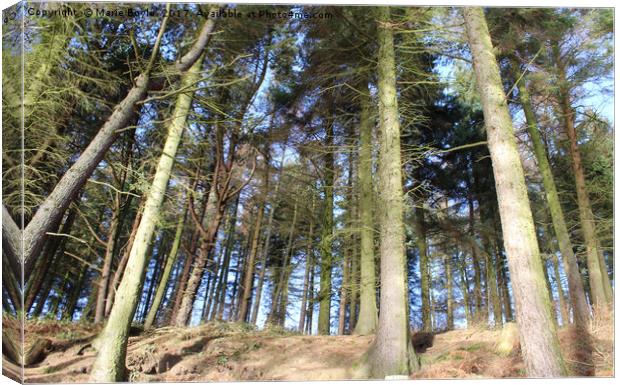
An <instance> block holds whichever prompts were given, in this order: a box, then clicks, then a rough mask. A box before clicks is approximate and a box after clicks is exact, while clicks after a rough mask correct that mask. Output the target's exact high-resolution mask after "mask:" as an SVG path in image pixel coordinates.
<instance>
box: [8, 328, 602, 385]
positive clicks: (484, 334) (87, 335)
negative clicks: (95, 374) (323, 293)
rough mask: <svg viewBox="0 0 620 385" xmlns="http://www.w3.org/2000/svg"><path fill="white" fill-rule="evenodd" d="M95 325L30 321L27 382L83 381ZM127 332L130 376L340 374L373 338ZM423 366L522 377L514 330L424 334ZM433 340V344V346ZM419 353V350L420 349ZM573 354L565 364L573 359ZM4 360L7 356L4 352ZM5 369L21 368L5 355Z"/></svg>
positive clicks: (569, 338)
mask: <svg viewBox="0 0 620 385" xmlns="http://www.w3.org/2000/svg"><path fill="white" fill-rule="evenodd" d="M97 332H98V329H97V328H96V327H93V326H90V325H81V324H68V323H60V322H52V321H32V322H29V323H28V325H27V327H26V335H27V336H28V337H27V345H28V343H32V342H33V341H35V340H37V339H47V340H49V343H47V344H46V345H47V347H46V351H45V354H44V358H43V360H42V361H40V362H37V363H34V364H32V365H30V366H29V367H27V368H26V370H25V380H26V382H35V383H53V382H88V372H89V370H90V367H91V365H92V363H93V360H94V357H95V350H94V349H93V348H92V346H91V343H92V342H93V340H94V337H95V336H96V334H97ZM591 332H592V335H593V344H592V345H593V347H594V348H593V350H592V359H593V361H592V362H591V363H590V364H588V367H589V368H591V369H592V371H593V373H594V375H596V376H613V374H614V369H613V329H612V328H611V326H609V325H607V324H605V323H599V324H594V323H593V325H591ZM135 334H137V335H135V336H132V337H130V340H129V346H128V355H127V368H128V371H129V372H128V375H129V380H130V381H134V382H136V381H139V382H152V381H175V382H176V381H201V382H203V381H218V382H219V381H265V380H275V381H305V380H343V379H351V378H353V377H354V376H355V370H356V368H357V367H358V363H359V361H360V359H361V357H362V355H363V353H364V352H365V351H366V350H367V348H368V346H369V345H370V344H371V342H372V339H373V336H305V335H299V334H297V333H294V332H290V331H287V330H283V329H279V328H272V329H267V330H262V331H257V330H254V329H253V328H252V327H251V326H249V325H244V324H233V323H224V322H219V323H209V324H206V325H201V326H197V327H191V328H172V327H166V328H160V329H155V330H153V331H149V332H142V333H139V331H136V333H135ZM559 334H560V340H561V343H562V346H563V351H569V350H570V348H571V346H574V339H573V338H574V335H573V334H571V330H570V329H560V332H559ZM424 338H425V340H424V341H423V342H424V343H423V344H422V345H424V346H422V347H421V348H420V347H419V348H420V349H419V350H420V352H419V358H420V362H421V365H422V366H421V370H420V371H418V372H416V373H414V374H413V375H412V376H411V378H420V379H421V378H506V377H523V376H524V375H525V370H524V366H523V362H522V361H521V358H520V354H519V346H518V342H517V337H516V328H514V325H513V326H508V327H505V328H504V329H502V330H487V329H484V328H481V327H472V328H470V329H460V330H453V331H449V332H444V333H438V334H434V335H429V336H424ZM431 344H432V346H430V345H431ZM422 351H423V352H422ZM571 357H572V356H571V355H569V356H568V359H567V360H568V363H569V365H571V364H572V363H574V362H573V360H571ZM3 358H4V357H3ZM3 367H4V370H3V371H4V373H5V375H6V374H10V372H11V370H13V371H15V370H19V368H17V367H16V366H15V365H11V364H10V363H8V362H7V361H6V359H4V360H3Z"/></svg>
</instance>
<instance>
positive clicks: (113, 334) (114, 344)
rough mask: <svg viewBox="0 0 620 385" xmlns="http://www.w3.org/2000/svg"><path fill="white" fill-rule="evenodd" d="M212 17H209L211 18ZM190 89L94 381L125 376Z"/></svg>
mask: <svg viewBox="0 0 620 385" xmlns="http://www.w3.org/2000/svg"><path fill="white" fill-rule="evenodd" d="M211 20H212V19H209V21H211ZM201 67H202V56H201V57H200V58H199V59H198V60H197V61H196V62H195V63H194V64H193V65H192V66H191V68H190V69H189V70H188V71H187V73H185V74H184V75H183V76H182V80H181V87H182V88H185V87H190V86H192V85H194V84H195V83H196V82H197V81H198V80H199V79H200V68H201ZM192 99H193V91H187V92H183V93H181V94H179V96H178V97H177V102H176V106H175V109H174V112H173V116H172V118H171V120H170V125H169V127H168V137H167V138H166V143H165V144H164V149H163V153H162V156H161V157H160V159H159V163H158V165H157V170H156V172H155V177H154V178H153V183H152V185H151V187H150V189H149V191H148V193H147V196H146V203H145V205H144V213H143V214H142V219H141V220H140V225H139V226H138V230H137V232H136V238H135V240H134V242H133V245H132V247H131V252H130V254H129V260H128V261H127V267H125V273H124V274H123V279H122V281H121V283H120V285H119V287H118V290H117V298H116V301H115V303H114V306H113V307H112V310H111V312H110V317H109V319H108V322H107V324H106V327H105V328H104V329H103V331H102V332H101V335H100V337H99V338H100V340H101V341H105V343H102V344H101V346H100V349H99V352H98V354H97V358H96V359H95V362H94V364H93V368H92V370H91V374H90V379H91V381H94V382H115V381H123V380H125V379H126V373H125V355H126V351H127V338H128V333H129V326H130V324H131V320H132V319H133V316H134V313H135V311H136V306H137V304H138V296H139V294H140V284H141V282H140V281H141V277H142V274H143V272H144V268H145V265H146V262H147V256H146V251H147V249H148V247H149V244H150V243H151V240H152V238H153V233H154V231H155V224H156V223H157V220H158V217H159V211H160V208H161V205H162V202H163V200H164V195H165V192H166V188H167V186H168V181H169V179H170V174H171V172H172V166H173V165H174V159H175V158H176V153H177V149H178V147H179V143H180V141H181V137H182V135H183V130H184V128H185V125H186V122H187V116H188V114H189V111H190V109H191V103H192Z"/></svg>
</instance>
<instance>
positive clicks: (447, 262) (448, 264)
mask: <svg viewBox="0 0 620 385" xmlns="http://www.w3.org/2000/svg"><path fill="white" fill-rule="evenodd" d="M444 268H445V272H446V292H447V295H446V313H447V316H446V320H447V325H446V326H447V328H448V330H453V329H454V293H453V292H452V290H453V287H452V286H453V285H452V279H453V278H452V256H451V255H450V254H448V253H444Z"/></svg>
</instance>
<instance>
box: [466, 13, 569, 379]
mask: <svg viewBox="0 0 620 385" xmlns="http://www.w3.org/2000/svg"><path fill="white" fill-rule="evenodd" d="M463 14H464V17H465V26H466V30H467V36H468V40H469V46H470V49H471V53H472V58H473V64H474V72H475V74H476V83H477V86H478V90H479V94H480V97H481V102H482V107H483V113H484V118H485V127H486V131H487V142H488V147H489V152H490V153H491V161H492V164H493V175H494V177H495V184H496V190H497V199H498V205H499V213H500V218H501V224H502V232H503V235H504V248H505V249H506V254H507V256H508V264H509V268H510V276H511V278H512V289H513V293H514V297H515V303H516V313H517V323H518V325H519V335H520V340H521V351H522V355H523V361H524V362H525V367H526V372H527V374H528V376H530V377H559V376H564V375H566V368H565V366H564V360H563V359H562V354H561V351H560V344H559V340H558V337H557V334H556V328H555V324H554V322H553V317H552V315H551V306H550V302H549V296H548V294H547V291H546V289H545V281H544V277H543V271H542V265H541V261H540V252H539V250H538V244H537V241H536V233H535V231H534V220H533V218H532V212H531V210H530V207H529V201H528V196H527V188H526V185H525V176H524V172H523V167H522V165H521V159H520V157H519V152H518V150H517V144H516V141H515V138H514V134H513V132H512V121H511V119H510V115H509V113H508V106H507V104H506V95H505V94H504V91H503V88H502V81H501V78H500V73H499V67H498V65H497V62H496V59H495V54H494V51H493V46H492V44H491V37H490V35H489V30H488V27H487V23H486V20H485V17H484V12H483V11H482V8H480V7H467V8H465V9H464V11H463Z"/></svg>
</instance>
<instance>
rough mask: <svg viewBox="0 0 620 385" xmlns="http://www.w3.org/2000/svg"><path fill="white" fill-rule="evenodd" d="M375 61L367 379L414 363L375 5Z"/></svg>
mask: <svg viewBox="0 0 620 385" xmlns="http://www.w3.org/2000/svg"><path fill="white" fill-rule="evenodd" d="M377 11H378V12H377V16H378V25H377V27H378V32H377V33H378V40H379V53H378V60H377V72H378V81H377V88H378V94H379V130H380V135H379V143H380V146H379V162H378V166H377V175H378V178H379V185H378V187H379V191H381V194H380V195H379V207H380V208H381V209H380V216H379V225H380V229H381V243H380V247H379V251H380V255H381V299H380V303H381V307H380V312H379V324H378V328H377V335H376V337H375V340H374V342H373V344H372V345H371V347H370V349H369V351H368V362H369V364H370V366H369V375H370V377H371V378H384V377H385V376H389V375H409V374H410V373H411V371H415V370H418V369H419V362H418V360H417V357H416V354H415V352H414V350H413V347H412V345H411V339H410V337H409V320H408V319H407V308H408V306H409V305H408V304H407V303H406V299H407V286H406V283H407V275H406V271H405V227H404V218H403V215H404V203H403V197H404V194H403V186H402V171H401V165H402V163H401V156H400V151H401V149H400V123H399V116H398V102H397V99H396V66H395V59H394V37H393V32H392V28H393V27H392V25H391V22H390V8H389V7H379V8H378V10H377Z"/></svg>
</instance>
